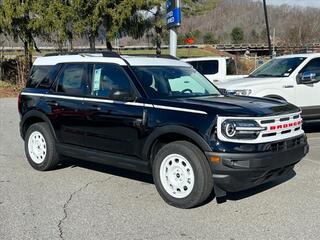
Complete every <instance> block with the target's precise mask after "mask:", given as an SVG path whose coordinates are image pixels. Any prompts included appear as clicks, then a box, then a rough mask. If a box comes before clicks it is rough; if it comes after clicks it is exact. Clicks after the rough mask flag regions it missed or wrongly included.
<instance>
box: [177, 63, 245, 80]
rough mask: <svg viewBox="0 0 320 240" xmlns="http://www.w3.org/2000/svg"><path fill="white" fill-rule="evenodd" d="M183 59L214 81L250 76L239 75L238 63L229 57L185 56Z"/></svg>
mask: <svg viewBox="0 0 320 240" xmlns="http://www.w3.org/2000/svg"><path fill="white" fill-rule="evenodd" d="M181 60H182V61H184V62H187V63H189V64H191V65H192V66H193V67H194V68H195V69H196V70H197V71H198V72H200V73H201V74H203V75H204V76H205V77H206V78H208V79H209V80H210V81H211V82H213V83H218V82H224V81H226V80H230V79H238V78H243V77H246V76H248V75H237V67H236V63H235V61H234V59H232V58H228V57H201V58H185V59H181Z"/></svg>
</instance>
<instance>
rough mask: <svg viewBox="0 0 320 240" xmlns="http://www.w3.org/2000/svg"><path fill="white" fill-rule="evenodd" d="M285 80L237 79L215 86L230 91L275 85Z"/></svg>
mask: <svg viewBox="0 0 320 240" xmlns="http://www.w3.org/2000/svg"><path fill="white" fill-rule="evenodd" d="M281 80H283V78H252V77H246V78H237V79H230V80H227V81H224V82H219V83H217V84H215V85H216V86H217V87H218V88H223V89H228V90H240V89H250V88H252V87H254V86H259V85H266V84H268V85H270V84H271V85H273V84H277V83H279V81H281Z"/></svg>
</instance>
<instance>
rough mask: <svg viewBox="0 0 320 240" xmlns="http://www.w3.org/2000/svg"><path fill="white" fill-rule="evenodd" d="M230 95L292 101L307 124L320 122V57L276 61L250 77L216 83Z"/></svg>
mask: <svg viewBox="0 0 320 240" xmlns="http://www.w3.org/2000/svg"><path fill="white" fill-rule="evenodd" d="M217 85H218V87H219V88H221V89H222V91H223V92H225V93H227V94H231V95H242V96H255V97H268V98H273V99H278V100H285V101H288V102H291V103H293V104H295V105H297V106H299V107H300V108H301V109H302V116H303V119H304V120H306V121H309V122H310V121H318V120H320V54H319V53H317V54H296V55H287V56H281V57H277V58H274V59H272V60H270V61H269V62H267V63H265V64H264V65H262V66H261V67H259V68H258V69H257V70H255V71H254V72H253V73H251V74H250V75H249V76H248V77H247V78H243V79H238V80H234V81H227V82H224V83H217Z"/></svg>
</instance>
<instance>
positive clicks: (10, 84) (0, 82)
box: [0, 81, 17, 89]
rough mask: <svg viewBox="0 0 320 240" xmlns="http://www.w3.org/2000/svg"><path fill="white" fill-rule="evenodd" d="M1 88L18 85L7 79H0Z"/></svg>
mask: <svg viewBox="0 0 320 240" xmlns="http://www.w3.org/2000/svg"><path fill="white" fill-rule="evenodd" d="M0 88H13V89H14V88H17V86H16V85H15V84H12V83H8V82H5V81H0Z"/></svg>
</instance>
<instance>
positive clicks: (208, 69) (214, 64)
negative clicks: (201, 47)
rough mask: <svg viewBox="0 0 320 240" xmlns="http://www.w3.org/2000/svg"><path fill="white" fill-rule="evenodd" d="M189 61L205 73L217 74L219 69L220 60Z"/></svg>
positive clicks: (200, 71)
mask: <svg viewBox="0 0 320 240" xmlns="http://www.w3.org/2000/svg"><path fill="white" fill-rule="evenodd" d="M189 63H190V64H191V65H192V66H193V67H194V68H195V69H196V70H197V71H198V72H199V73H201V74H203V75H211V74H216V73H218V71H219V62H218V60H207V61H194V62H189Z"/></svg>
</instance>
